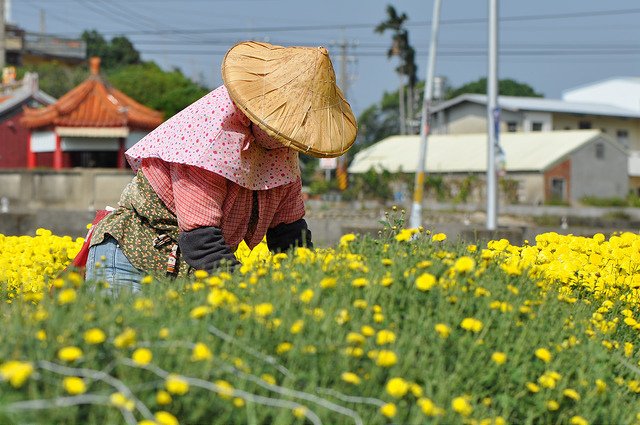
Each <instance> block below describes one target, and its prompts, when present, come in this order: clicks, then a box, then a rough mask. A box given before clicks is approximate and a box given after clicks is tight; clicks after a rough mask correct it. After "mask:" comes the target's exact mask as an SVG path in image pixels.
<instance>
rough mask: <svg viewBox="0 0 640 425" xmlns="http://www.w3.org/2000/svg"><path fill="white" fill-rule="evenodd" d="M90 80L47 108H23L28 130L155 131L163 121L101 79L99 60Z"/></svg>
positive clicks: (150, 110)
mask: <svg viewBox="0 0 640 425" xmlns="http://www.w3.org/2000/svg"><path fill="white" fill-rule="evenodd" d="M90 64H91V76H90V77H89V78H87V79H86V80H85V81H84V82H82V83H81V84H80V85H78V86H77V87H75V88H74V89H72V90H70V91H69V92H67V93H66V94H65V95H63V96H62V97H61V98H60V99H58V101H57V102H56V103H54V104H53V105H49V106H47V107H45V108H37V109H34V108H28V107H25V108H24V111H25V113H24V116H23V118H22V120H21V123H22V125H24V126H25V127H28V128H41V127H47V126H51V125H54V126H57V127H128V128H130V129H134V128H135V129H141V130H152V129H154V128H156V127H157V126H158V125H160V124H161V123H162V121H163V115H162V113H161V112H158V111H156V110H153V109H151V108H147V107H146V106H144V105H141V104H140V103H138V102H136V101H135V100H133V99H132V98H130V97H129V96H127V95H126V94H124V93H122V92H121V91H120V90H117V89H116V88H114V87H112V86H111V85H109V83H108V82H107V81H106V80H104V79H103V78H102V77H101V76H100V58H95V57H94V58H91V60H90Z"/></svg>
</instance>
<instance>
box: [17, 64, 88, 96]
mask: <svg viewBox="0 0 640 425" xmlns="http://www.w3.org/2000/svg"><path fill="white" fill-rule="evenodd" d="M27 72H35V73H37V74H38V85H39V87H40V89H42V91H44V92H45V93H47V94H50V95H51V96H53V97H55V98H58V97H60V96H62V95H63V94H65V93H66V92H68V91H69V90H71V89H72V88H74V87H75V86H77V85H78V84H80V83H81V82H82V81H84V79H85V78H87V70H86V69H85V68H69V67H67V66H63V65H61V64H59V63H57V62H49V63H40V64H37V65H30V66H27V67H21V68H18V70H17V74H18V78H23V76H24V74H25V73H27Z"/></svg>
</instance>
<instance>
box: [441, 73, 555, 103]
mask: <svg viewBox="0 0 640 425" xmlns="http://www.w3.org/2000/svg"><path fill="white" fill-rule="evenodd" d="M465 93H478V94H486V93H487V79H486V78H480V79H479V80H476V81H472V82H470V83H466V84H463V85H462V86H460V87H458V88H452V89H449V90H448V91H447V94H446V95H445V98H446V99H453V98H454V97H457V96H460V95H462V94H465ZM498 93H499V94H501V95H502V96H523V97H544V95H543V94H541V93H538V92H536V91H535V90H534V89H533V87H531V86H530V85H528V84H525V83H520V82H518V81H516V80H512V79H509V78H507V79H504V80H500V82H499V83H498Z"/></svg>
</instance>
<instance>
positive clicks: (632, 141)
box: [553, 114, 640, 150]
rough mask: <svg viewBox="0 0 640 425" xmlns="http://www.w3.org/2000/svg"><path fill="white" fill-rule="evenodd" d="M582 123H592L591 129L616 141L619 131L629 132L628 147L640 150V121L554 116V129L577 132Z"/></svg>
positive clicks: (582, 116) (565, 115)
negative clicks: (597, 130)
mask: <svg viewBox="0 0 640 425" xmlns="http://www.w3.org/2000/svg"><path fill="white" fill-rule="evenodd" d="M580 121H588V122H590V123H591V128H594V129H600V130H602V132H603V133H606V134H607V135H608V136H610V137H611V138H612V139H614V140H617V132H618V130H627V132H628V134H629V139H628V141H627V142H626V144H627V145H628V146H626V147H628V148H629V149H632V150H640V119H631V118H615V117H596V116H584V115H570V114H554V116H553V129H554V130H575V129H577V128H578V124H579V123H580Z"/></svg>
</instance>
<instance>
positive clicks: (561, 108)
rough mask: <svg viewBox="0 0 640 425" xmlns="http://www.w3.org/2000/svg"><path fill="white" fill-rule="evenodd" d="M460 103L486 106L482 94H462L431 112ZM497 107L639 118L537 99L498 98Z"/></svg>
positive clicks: (591, 106)
mask: <svg viewBox="0 0 640 425" xmlns="http://www.w3.org/2000/svg"><path fill="white" fill-rule="evenodd" d="M462 102H473V103H479V104H482V105H486V104H487V96H486V95H484V94H463V95H461V96H458V97H456V98H453V99H451V100H448V101H446V102H443V103H440V104H438V105H435V106H434V107H433V108H432V109H431V112H432V113H433V112H438V111H441V110H444V109H448V108H450V107H452V106H454V105H457V104H459V103H462ZM498 105H499V106H500V107H501V108H502V109H506V110H510V111H538V112H559V113H566V114H581V115H600V116H611V117H625V118H640V112H637V111H633V110H630V109H624V108H620V107H617V106H611V105H604V104H600V103H587V102H568V101H565V100H561V99H545V98H539V97H518V96H499V97H498Z"/></svg>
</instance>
